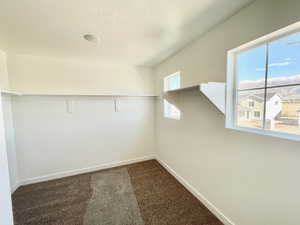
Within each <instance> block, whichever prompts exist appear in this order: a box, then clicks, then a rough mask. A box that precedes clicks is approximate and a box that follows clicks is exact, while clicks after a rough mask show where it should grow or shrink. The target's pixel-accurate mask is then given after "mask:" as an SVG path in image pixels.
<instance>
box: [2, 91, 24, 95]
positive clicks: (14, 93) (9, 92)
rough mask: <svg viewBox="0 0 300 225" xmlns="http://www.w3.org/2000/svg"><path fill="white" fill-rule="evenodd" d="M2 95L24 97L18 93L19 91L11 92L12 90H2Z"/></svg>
mask: <svg viewBox="0 0 300 225" xmlns="http://www.w3.org/2000/svg"><path fill="white" fill-rule="evenodd" d="M1 94H5V95H18V96H20V95H22V93H21V92H17V91H11V90H1Z"/></svg>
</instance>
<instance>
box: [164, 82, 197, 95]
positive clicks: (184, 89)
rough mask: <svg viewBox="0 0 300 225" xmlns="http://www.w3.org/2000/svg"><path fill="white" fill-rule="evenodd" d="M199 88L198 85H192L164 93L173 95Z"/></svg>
mask: <svg viewBox="0 0 300 225" xmlns="http://www.w3.org/2000/svg"><path fill="white" fill-rule="evenodd" d="M199 86H200V85H199V84H197V85H193V86H187V87H182V88H177V89H174V90H169V91H166V92H165V93H174V92H179V91H187V90H192V89H195V88H199Z"/></svg>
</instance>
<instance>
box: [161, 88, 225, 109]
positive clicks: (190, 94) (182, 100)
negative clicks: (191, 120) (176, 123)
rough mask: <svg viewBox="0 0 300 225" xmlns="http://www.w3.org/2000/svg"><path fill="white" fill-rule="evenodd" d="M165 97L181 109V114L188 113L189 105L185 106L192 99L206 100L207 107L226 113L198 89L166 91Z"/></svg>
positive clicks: (195, 100) (194, 100) (197, 100)
mask: <svg viewBox="0 0 300 225" xmlns="http://www.w3.org/2000/svg"><path fill="white" fill-rule="evenodd" d="M163 99H165V100H167V101H168V102H169V103H170V104H172V105H174V106H175V107H176V108H177V109H179V111H180V112H181V115H183V114H184V112H186V113H187V110H189V107H185V105H186V103H187V102H192V101H193V102H194V103H196V102H199V103H200V102H205V103H206V105H208V106H207V107H211V108H212V109H213V110H214V111H215V112H216V114H219V115H224V114H223V113H222V112H220V111H219V110H218V109H217V108H216V107H215V106H214V105H213V103H211V102H210V100H209V99H208V98H207V97H206V96H205V95H204V94H202V93H201V92H200V91H199V90H198V89H193V90H185V91H178V92H166V93H163ZM209 105H210V106H209ZM202 106H203V105H202ZM195 107H196V106H195ZM205 107H206V106H205Z"/></svg>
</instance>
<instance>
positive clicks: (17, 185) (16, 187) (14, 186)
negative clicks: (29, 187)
mask: <svg viewBox="0 0 300 225" xmlns="http://www.w3.org/2000/svg"><path fill="white" fill-rule="evenodd" d="M20 186H21V184H20V182H17V183H15V184H14V185H13V186H12V188H11V194H13V193H14V192H15V191H16V190H17V189H18V188H19V187H20Z"/></svg>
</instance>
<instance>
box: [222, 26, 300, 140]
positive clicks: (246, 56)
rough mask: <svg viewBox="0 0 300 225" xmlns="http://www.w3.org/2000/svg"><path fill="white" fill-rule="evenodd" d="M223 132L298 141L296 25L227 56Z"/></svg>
mask: <svg viewBox="0 0 300 225" xmlns="http://www.w3.org/2000/svg"><path fill="white" fill-rule="evenodd" d="M227 76H228V77H227V86H228V87H227V109H226V127H227V128H232V129H238V130H242V131H247V132H255V133H260V134H265V135H272V136H276V137H284V138H289V139H294V140H300V23H297V24H294V25H291V26H289V27H287V28H284V29H282V30H280V31H277V32H274V33H272V34H270V35H267V36H265V37H263V38H260V39H259V40H256V41H254V42H251V43H248V44H246V45H244V46H241V47H239V48H237V49H234V50H231V51H229V53H228V75H227Z"/></svg>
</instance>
